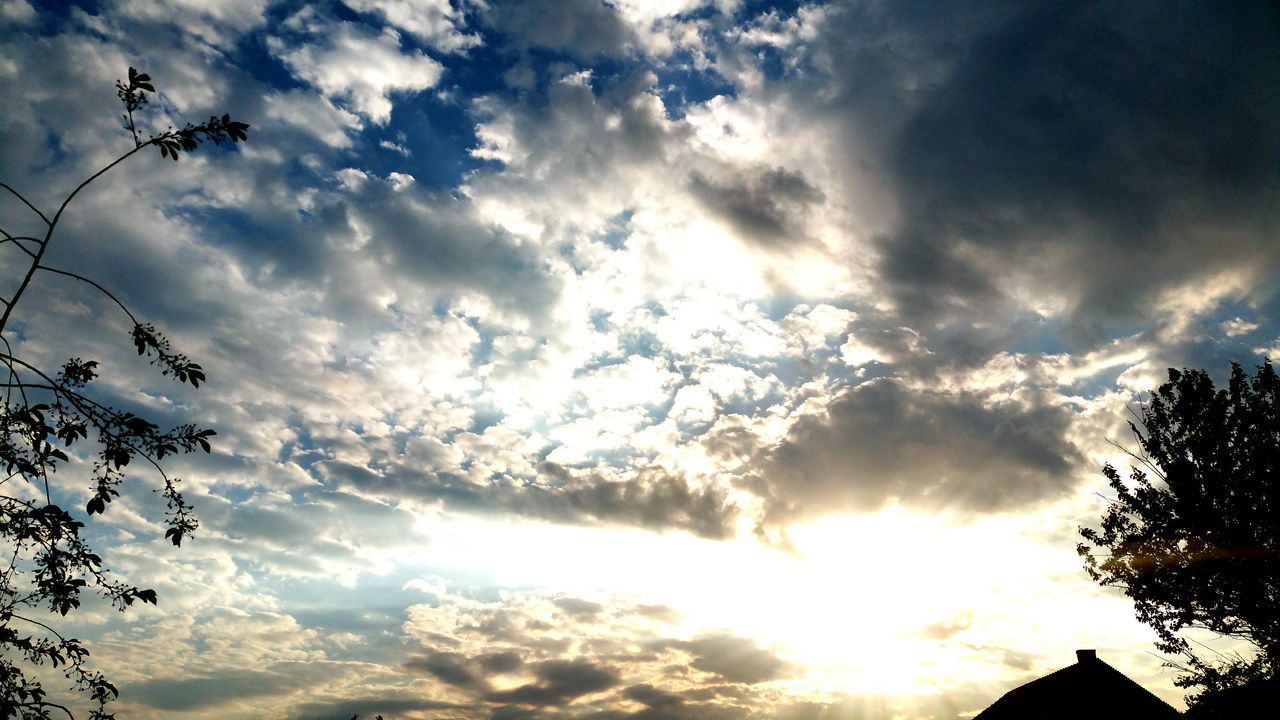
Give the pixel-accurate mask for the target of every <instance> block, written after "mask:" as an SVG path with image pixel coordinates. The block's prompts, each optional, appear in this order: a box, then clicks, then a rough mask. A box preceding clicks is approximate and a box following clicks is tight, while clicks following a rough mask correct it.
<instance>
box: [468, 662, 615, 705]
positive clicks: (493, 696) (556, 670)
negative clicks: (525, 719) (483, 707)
mask: <svg viewBox="0 0 1280 720" xmlns="http://www.w3.org/2000/svg"><path fill="white" fill-rule="evenodd" d="M533 674H534V677H535V678H537V682H534V683H529V684H527V685H521V686H520V687H517V688H513V689H511V690H504V691H502V692H493V693H489V694H488V695H487V696H486V699H487V700H489V701H491V702H500V703H511V704H514V705H537V706H543V705H562V704H564V703H567V702H571V701H573V700H575V699H577V698H579V697H582V696H584V695H591V694H594V693H598V692H603V691H605V690H609V689H610V688H613V687H616V686H618V685H619V684H620V683H621V682H622V678H621V677H620V676H619V675H618V673H617V671H616V670H613V669H612V668H608V667H603V666H600V665H596V664H595V663H592V662H590V661H587V660H547V661H546V662H542V663H538V664H537V665H535V666H534V667H533Z"/></svg>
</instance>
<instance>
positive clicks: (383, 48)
mask: <svg viewBox="0 0 1280 720" xmlns="http://www.w3.org/2000/svg"><path fill="white" fill-rule="evenodd" d="M320 35H321V37H319V38H316V39H315V41H314V42H310V43H304V44H300V45H293V44H291V43H289V42H287V41H285V40H283V39H281V38H280V37H271V38H269V39H268V41H267V44H268V47H270V48H271V52H272V53H273V54H275V55H276V56H277V57H279V58H280V59H281V60H282V61H284V63H285V64H286V65H288V66H289V69H290V70H291V71H292V72H293V73H294V75H296V76H297V77H299V78H301V79H303V80H306V81H307V82H309V83H311V84H312V85H314V86H315V87H317V88H318V89H319V90H320V91H321V92H323V93H324V94H325V95H326V96H327V97H329V98H337V99H339V100H341V101H344V102H346V103H348V104H349V105H350V106H351V107H352V109H354V110H355V111H356V112H357V113H359V114H361V115H363V116H364V117H366V118H368V119H369V120H372V121H373V122H375V123H377V124H379V125H385V124H386V123H387V122H388V121H389V120H390V119H391V109H392V103H391V97H392V95H394V94H398V93H417V92H421V91H423V90H426V89H428V88H431V87H434V86H435V85H436V83H437V82H439V80H440V76H441V75H442V74H443V72H444V67H443V66H442V65H441V64H440V63H439V62H437V61H436V60H434V59H432V58H430V57H428V56H427V55H425V54H423V53H422V52H420V51H417V50H408V51H405V50H402V49H401V43H400V35H399V33H397V32H396V31H395V30H393V29H391V28H386V29H384V30H383V31H382V32H374V31H373V30H370V29H368V28H365V27H362V26H359V25H355V24H353V23H347V22H338V23H334V24H332V25H327V26H322V31H321V33H320Z"/></svg>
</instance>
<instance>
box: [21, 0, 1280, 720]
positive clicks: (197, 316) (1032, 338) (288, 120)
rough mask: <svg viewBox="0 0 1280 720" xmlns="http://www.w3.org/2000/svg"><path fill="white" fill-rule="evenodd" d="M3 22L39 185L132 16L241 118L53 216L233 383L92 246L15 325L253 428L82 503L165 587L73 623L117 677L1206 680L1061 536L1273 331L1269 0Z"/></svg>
mask: <svg viewBox="0 0 1280 720" xmlns="http://www.w3.org/2000/svg"><path fill="white" fill-rule="evenodd" d="M0 36H2V37H3V40H0V97H3V98H4V99H5V100H4V110H3V117H4V122H3V123H0V179H2V180H3V181H5V182H7V183H9V184H10V185H13V186H14V187H16V188H19V189H20V190H22V191H23V192H24V193H25V194H26V195H27V196H28V197H29V198H30V199H32V201H33V202H34V203H35V204H37V205H39V206H41V207H49V206H51V205H56V203H57V202H58V201H60V199H61V198H62V197H63V196H65V194H66V193H67V192H68V191H69V190H70V189H71V188H72V187H74V186H75V184H76V183H78V182H79V181H80V180H82V179H84V178H85V177H87V176H88V175H90V174H91V173H92V172H94V171H95V170H96V169H98V168H100V167H102V166H103V165H105V164H107V163H108V162H110V161H111V160H112V159H114V158H115V157H117V156H118V155H120V154H122V153H124V152H126V151H127V150H129V149H130V148H131V147H132V145H131V141H130V138H129V135H128V133H127V131H125V130H123V129H122V123H121V118H120V106H119V102H118V100H117V99H116V98H115V95H114V92H115V91H114V83H115V81H116V80H117V79H121V78H124V77H125V76H126V73H127V70H128V68H129V67H131V66H133V67H136V68H138V69H139V70H141V71H143V72H146V73H148V74H150V75H151V76H152V78H153V81H154V84H155V86H156V88H157V90H158V91H159V96H158V97H157V98H154V99H153V101H152V103H151V104H149V105H148V106H146V107H145V108H143V110H142V111H141V112H140V116H139V117H140V123H141V124H142V126H143V127H144V128H145V129H146V131H147V132H158V131H162V130H163V129H164V128H166V127H168V126H170V125H173V126H178V127H180V126H181V125H182V124H183V123H184V122H186V121H188V120H190V121H196V122H198V121H200V120H201V119H203V118H207V117H209V116H210V115H211V114H217V115H221V114H222V113H224V112H225V113H230V114H231V116H232V117H233V118H235V119H237V120H241V121H244V122H247V123H249V124H250V126H251V127H250V130H249V140H248V142H247V143H244V144H239V145H235V146H230V147H227V146H219V147H214V146H207V147H202V148H201V149H200V150H199V151H197V152H195V153H191V154H188V155H184V156H183V158H182V160H181V161H180V162H178V163H173V162H172V161H170V160H169V159H166V158H162V157H160V155H159V153H158V152H148V153H145V154H142V155H140V156H136V157H134V158H131V159H130V160H129V161H128V162H127V163H126V164H124V165H122V166H120V167H118V168H116V169H114V170H112V171H111V173H110V174H108V175H106V176H104V177H103V178H102V179H101V180H99V181H97V182H95V183H94V184H93V185H91V186H90V187H89V189H88V190H87V191H86V192H85V193H84V194H83V195H82V196H81V197H80V198H78V199H77V200H76V202H75V203H74V204H73V205H72V206H71V208H70V209H69V210H68V211H67V215H66V216H65V217H64V219H63V220H62V223H61V224H60V228H59V234H58V235H57V236H56V237H55V241H54V243H53V245H52V246H51V249H50V255H49V258H50V262H51V263H52V264H53V265H55V266H57V267H60V268H63V269H66V270H68V271H72V272H78V273H82V274H85V275H87V276H90V277H92V278H93V279H95V280H96V281H98V282H99V283H101V284H102V285H104V286H105V287H108V288H110V289H111V290H112V292H113V293H115V294H116V295H117V296H118V297H119V298H120V299H121V300H122V301H123V302H124V303H125V304H126V305H128V306H129V307H130V308H131V310H132V311H133V312H134V314H135V315H138V316H139V317H140V318H141V319H144V320H146V321H148V322H152V323H154V324H155V325H156V326H157V327H158V328H160V329H161V330H162V331H163V332H164V333H165V334H166V335H167V336H168V337H169V338H170V339H171V340H172V341H173V343H174V345H175V347H177V348H178V349H179V350H180V351H181V352H183V353H186V354H187V355H189V356H190V357H191V358H192V359H193V360H195V361H196V362H199V363H200V364H201V365H202V366H203V367H204V368H205V371H206V373H207V375H208V382H207V383H206V384H203V385H202V386H201V387H200V388H199V389H192V388H190V387H185V388H184V387H180V386H178V385H176V384H174V383H172V382H170V381H168V380H167V379H166V378H163V377H161V376H160V375H159V374H158V373H157V372H156V370H155V368H152V367H149V366H147V365H146V364H145V362H144V361H142V360H139V359H138V358H137V357H136V356H135V353H134V351H133V347H132V344H131V343H130V341H129V338H128V333H129V329H130V324H129V322H128V319H127V317H124V316H123V315H122V313H120V311H119V309H118V308H115V307H114V306H112V304H111V303H110V302H108V301H104V299H103V298H102V297H101V296H100V295H97V294H95V292H94V291H93V289H92V288H89V287H86V286H80V285H76V284H74V283H67V282H63V281H62V280H61V279H58V278H45V279H43V280H42V281H41V282H40V283H38V284H37V285H35V286H33V289H32V291H31V293H30V294H29V295H28V296H26V298H24V300H23V303H22V304H21V305H20V306H19V310H18V311H17V313H16V314H15V322H14V324H11V326H10V327H9V328H8V329H7V330H6V339H7V340H9V342H10V343H12V344H13V345H14V347H15V351H16V352H18V353H20V354H24V355H25V356H27V357H33V358H37V359H40V360H41V361H43V362H47V363H49V364H51V365H55V366H56V365H58V364H60V363H61V362H63V361H65V359H66V358H68V357H82V358H86V359H88V358H93V359H96V360H98V361H99V362H101V372H102V377H101V379H100V380H98V381H97V382H95V383H94V385H93V386H92V389H93V391H94V392H95V393H96V395H95V396H96V397H99V398H102V399H103V400H104V401H105V402H111V403H113V404H116V405H117V406H120V407H124V408H131V409H134V410H135V411H136V412H139V413H140V414H145V415H146V416H148V417H151V418H153V419H154V420H156V422H158V423H160V424H162V425H174V424H179V423H182V422H191V421H194V422H198V423H200V424H201V425H203V426H208V427H212V428H214V429H216V431H217V433H218V435H217V436H216V438H215V440H216V443H215V445H214V451H213V453H211V454H210V455H208V456H204V455H201V456H184V457H180V458H176V459H172V462H169V464H168V465H167V467H168V468H169V469H170V470H171V472H172V473H173V474H175V475H178V476H180V477H181V478H182V479H183V487H184V488H185V492H186V493H187V497H188V499H189V500H190V501H192V503H193V504H194V505H195V507H196V510H197V513H198V515H199V518H200V523H201V524H200V528H199V530H198V531H197V533H196V535H195V537H194V538H193V539H192V540H190V541H189V542H184V543H183V546H182V547H181V548H175V547H173V546H172V545H170V544H168V543H167V542H166V541H165V540H164V538H163V530H164V525H163V517H164V508H163V503H162V501H161V499H160V498H159V496H158V494H156V493H153V492H152V489H153V488H155V487H157V483H158V482H159V480H158V478H157V477H155V476H154V475H149V474H147V473H146V472H143V471H141V470H139V471H138V472H137V473H136V474H132V475H130V477H129V480H128V482H127V483H126V485H125V488H124V490H125V492H124V496H123V497H121V498H120V499H119V500H117V501H116V502H114V503H112V504H111V506H110V507H109V509H108V511H107V513H106V514H105V515H104V516H101V517H100V518H99V517H95V518H94V519H93V521H92V522H91V523H90V527H89V528H88V532H89V537H90V538H91V539H92V541H93V542H94V543H96V547H98V548H99V549H100V551H101V552H102V554H103V555H104V557H105V560H106V563H107V565H108V566H109V567H111V568H112V569H113V571H114V572H115V573H116V574H117V575H118V576H119V577H121V578H123V579H126V580H128V581H129V582H131V583H135V584H137V585H139V586H143V587H151V588H154V589H156V591H157V593H158V595H159V603H158V605H157V606H156V607H154V608H153V607H150V606H145V607H135V608H131V609H130V610H129V611H128V612H127V613H124V614H120V613H117V612H115V611H113V610H111V609H110V608H108V607H105V606H103V605H101V604H95V603H86V605H85V607H84V608H83V609H81V610H80V611H79V612H76V613H73V616H69V617H68V619H67V620H65V621H60V622H63V623H64V625H65V627H68V628H70V629H71V630H72V631H73V632H74V633H75V634H76V635H77V636H78V637H81V638H82V639H84V640H86V641H87V642H88V643H89V646H90V649H91V651H92V653H93V659H94V663H96V665H97V667H99V668H100V669H102V670H103V671H104V672H106V673H107V674H108V675H109V676H110V677H111V678H112V679H113V681H114V682H115V683H116V684H117V685H118V686H119V687H120V690H121V698H120V700H119V702H118V703H117V704H116V711H117V713H118V715H119V716H120V717H121V718H130V719H132V720H148V719H152V718H180V719H190V720H198V719H203V718H219V719H232V720H234V719H239V718H244V719H248V718H262V717H278V718H286V719H289V720H347V718H349V717H350V716H351V715H352V714H356V713H359V714H360V715H361V716H362V717H366V716H368V717H371V716H372V715H374V714H375V713H382V714H383V715H385V716H386V717H387V718H388V720H392V719H393V718H395V719H406V720H411V719H414V718H419V719H422V718H431V719H440V720H444V719H451V720H452V719H458V720H464V719H465V720H472V719H478V718H491V719H492V720H517V719H519V718H549V719H565V720H568V719H577V718H583V719H585V718H593V719H595V720H621V719H622V718H635V719H636V720H640V719H648V720H658V719H662V718H684V719H691V720H703V719H705V720H722V719H723V720H738V719H743V720H746V719H752V720H755V719H761V720H763V719H770V720H890V719H891V718H892V719H895V720H926V719H928V720H951V719H960V718H967V717H971V716H972V715H973V714H975V713H976V712H978V711H980V710H982V709H983V708H985V707H986V706H987V705H989V704H990V703H991V702H993V701H994V700H995V699H996V698H998V697H999V696H1000V695H1001V694H1002V693H1003V692H1005V691H1007V690H1008V689H1010V688H1012V687H1015V686H1017V685H1018V684H1021V683H1023V682H1026V681H1028V680H1030V679H1033V678H1035V677H1038V676H1040V675H1043V674H1045V673H1047V672H1050V671H1052V670H1056V669H1058V668H1060V667H1063V666H1066V665H1068V664H1070V663H1071V662H1074V659H1075V657H1074V654H1073V651H1074V650H1075V649H1077V648H1097V649H1098V652H1099V656H1100V657H1101V658H1102V659H1103V660H1105V661H1107V662H1109V663H1111V664H1112V665H1113V666H1115V667H1116V668H1117V669H1119V670H1121V671H1122V672H1124V673H1126V674H1128V675H1129V676H1130V677H1132V678H1134V679H1135V680H1137V681H1139V682H1140V683H1142V684H1143V685H1144V686H1146V687H1147V688H1149V689H1151V690H1152V691H1153V692H1155V693H1157V694H1158V695H1160V696H1161V697H1163V698H1165V699H1166V700H1168V701H1170V702H1171V703H1174V704H1175V705H1177V706H1179V707H1181V706H1182V704H1181V703H1182V701H1181V695H1182V691H1181V690H1180V689H1178V688H1176V687H1174V686H1173V680H1174V678H1175V677H1176V674H1175V673H1174V672H1173V671H1172V670H1170V669H1168V668H1164V667H1162V665H1161V659H1160V658H1159V657H1156V656H1154V655H1153V654H1151V652H1150V651H1151V650H1152V649H1153V648H1152V641H1153V639H1154V634H1153V633H1152V632H1151V631H1150V630H1149V629H1148V628H1146V627H1145V626H1143V625H1142V624H1140V623H1139V622H1138V621H1137V620H1135V619H1134V617H1133V612H1132V607H1131V605H1130V603H1129V602H1128V601H1127V600H1126V598H1124V596H1123V595H1122V594H1121V593H1120V592H1119V591H1116V590H1109V589H1102V588H1099V587H1096V586H1095V585H1094V584H1093V583H1092V582H1091V581H1090V580H1089V579H1088V577H1087V576H1086V574H1085V572H1084V570H1083V569H1082V565H1081V562H1080V559H1079V558H1078V557H1077V556H1076V550H1075V545H1076V542H1077V539H1078V528H1080V527H1081V526H1085V525H1092V524H1096V523H1097V522H1098V519H1099V518H1100V516H1101V514H1102V512H1103V510H1104V508H1105V506H1106V498H1107V491H1108V488H1107V486H1106V481H1105V478H1104V477H1103V476H1102V474H1101V472H1100V469H1101V467H1102V466H1103V464H1104V463H1106V462H1113V463H1115V464H1116V465H1117V466H1118V467H1125V466H1126V465H1127V464H1128V463H1129V458H1127V457H1126V456H1125V453H1124V449H1125V448H1132V447H1134V442H1133V438H1132V435H1131V433H1130V431H1129V429H1128V427H1127V425H1126V423H1127V421H1128V420H1129V419H1130V418H1131V417H1133V416H1132V414H1131V413H1132V412H1134V411H1140V408H1141V402H1142V400H1143V398H1144V397H1146V393H1147V392H1149V391H1150V390H1151V389H1153V388H1155V387H1157V386H1158V385H1159V384H1160V382H1162V380H1163V378H1164V374H1165V369H1166V368H1169V367H1179V368H1181V367H1201V368H1206V369H1208V370H1209V371H1210V372H1211V373H1212V374H1213V375H1214V376H1215V377H1217V378H1223V377H1225V376H1226V374H1227V372H1228V370H1229V367H1230V363H1231V362H1232V361H1236V362H1239V363H1241V364H1242V365H1244V366H1245V367H1246V368H1251V367H1252V366H1254V365H1257V364H1259V363H1261V362H1262V360H1263V358H1264V357H1266V356H1271V357H1276V356H1280V295H1277V292H1276V288H1277V287H1278V285H1277V280H1280V242H1278V241H1277V239H1278V238H1280V82H1277V79H1278V78H1280V12H1278V11H1277V9H1276V6H1275V5H1274V4H1273V3H1267V2H1247V1H1246V2H1232V3H1208V2H1182V1H1174V2H1134V3H1124V4H1120V3H1080V2H1046V1H1039V0H1019V1H1017V2H997V1H996V0H988V1H986V2H963V1H960V0H955V1H951V2H946V3H933V2H921V1H919V0H895V1H883V2H881V1H877V0H857V1H855V0H840V1H832V2H821V1H813V2H777V3H769V2H758V1H755V0H611V1H606V0H559V1H551V0H547V1H545V2H544V1H538V0H452V1H450V0H332V1H329V2H316V3H299V2H292V1H281V2H276V1H271V0H224V1H222V2H213V1H212V0H209V1H207V2H201V1H200V0H120V1H118V2H111V1H107V0H103V1H101V2H90V1H85V2H71V3H49V4H46V5H41V4H35V3H33V2H31V0H0ZM25 212H26V211H25V210H24V209H23V208H22V207H21V205H20V204H18V203H16V201H14V200H13V199H12V198H6V199H5V200H4V201H2V202H0V217H3V218H4V220H3V223H0V224H3V225H4V226H5V228H6V229H9V230H10V232H15V231H14V230H12V229H11V228H18V229H19V230H23V231H30V230H32V229H34V225H32V217H31V216H30V215H29V214H24V213H25ZM21 259H22V258H20V257H13V256H11V255H9V256H3V257H0V264H2V265H3V267H5V268H6V269H8V270H9V272H10V273H12V271H13V268H14V267H16V266H17V265H16V263H18V262H19V261H20V260H21ZM6 277H8V276H6ZM84 452H87V451H86V450H81V454H78V455H75V456H74V457H73V461H72V462H71V463H70V465H69V466H68V467H67V468H65V469H64V470H62V471H61V472H59V473H58V477H57V481H56V483H55V490H54V494H55V496H56V497H55V501H57V502H61V503H63V504H65V505H67V506H70V507H76V508H83V507H84V503H85V502H86V501H87V500H88V498H89V497H90V494H89V488H88V481H87V473H88V468H89V463H90V461H91V456H88V455H84V454H83V453H84ZM1208 641H1210V642H1212V641H1211V639H1208ZM1217 647H1221V646H1217ZM50 687H57V688H58V689H59V690H60V689H61V688H60V687H59V686H58V684H57V682H56V681H55V682H54V683H53V684H51V686H50Z"/></svg>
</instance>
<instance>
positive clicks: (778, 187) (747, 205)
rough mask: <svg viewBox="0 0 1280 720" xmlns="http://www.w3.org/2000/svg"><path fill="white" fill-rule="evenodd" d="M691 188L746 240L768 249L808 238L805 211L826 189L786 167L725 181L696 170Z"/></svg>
mask: <svg viewBox="0 0 1280 720" xmlns="http://www.w3.org/2000/svg"><path fill="white" fill-rule="evenodd" d="M689 189H690V191H691V192H692V193H693V195H694V197H695V198H697V199H698V200H699V201H700V202H701V203H702V204H703V205H704V206H705V207H706V208H707V209H708V210H709V211H711V212H712V213H713V214H715V215H716V216H718V217H720V218H722V219H723V220H724V221H725V222H727V223H728V224H729V226H730V227H732V228H733V229H734V230H735V231H736V232H737V233H739V234H740V235H741V236H742V237H743V238H744V239H746V240H747V241H749V242H753V243H756V244H758V245H760V246H762V247H765V248H779V249H785V248H786V247H788V246H790V245H792V244H795V243H798V242H802V241H804V239H805V238H804V236H803V229H802V228H803V222H804V218H803V216H804V213H805V212H806V211H807V210H808V209H809V206H810V205H812V204H814V203H819V202H821V201H822V199H823V195H822V191H820V190H818V189H817V188H815V187H814V186H812V185H810V184H809V183H808V182H806V181H805V179H804V176H803V175H802V174H800V173H796V172H791V171H788V170H785V169H783V168H760V169H756V170H755V171H754V172H751V173H750V174H748V175H746V176H745V177H730V178H728V179H726V180H724V181H722V182H717V181H715V180H712V179H710V178H708V177H706V176H705V175H703V174H702V173H701V172H698V171H696V170H695V171H694V172H692V173H691V174H690V176H689Z"/></svg>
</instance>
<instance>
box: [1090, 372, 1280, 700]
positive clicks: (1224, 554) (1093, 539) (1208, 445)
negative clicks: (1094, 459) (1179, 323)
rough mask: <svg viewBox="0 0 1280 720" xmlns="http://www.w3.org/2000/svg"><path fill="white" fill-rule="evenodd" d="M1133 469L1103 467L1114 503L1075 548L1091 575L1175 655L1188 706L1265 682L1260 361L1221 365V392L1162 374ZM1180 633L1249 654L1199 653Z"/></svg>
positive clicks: (1268, 610)
mask: <svg viewBox="0 0 1280 720" xmlns="http://www.w3.org/2000/svg"><path fill="white" fill-rule="evenodd" d="M1130 428H1131V429H1132V430H1133V433H1134V435H1135V437H1136V438H1137V441H1138V445H1139V450H1138V451H1137V452H1135V453H1133V456H1134V458H1135V459H1136V460H1138V461H1139V462H1138V465H1139V466H1138V467H1134V468H1132V469H1131V472H1130V473H1129V476H1128V478H1127V480H1126V478H1123V477H1122V476H1121V475H1120V473H1119V472H1118V471H1117V470H1116V469H1115V468H1114V467H1112V466H1111V465H1107V466H1106V467H1105V468H1103V473H1104V474H1105V475H1106V477H1107V479H1108V480H1109V481H1110V485H1111V488H1112V490H1113V491H1114V492H1115V494H1116V499H1115V501H1114V502H1112V503H1111V505H1110V506H1109V508H1108V509H1107V512H1106V514H1105V516H1104V517H1103V518H1102V526H1101V529H1100V530H1095V529H1091V528H1083V529H1081V531H1080V534H1081V535H1082V536H1083V537H1084V539H1085V541H1086V542H1084V543H1080V544H1079V546H1078V548H1077V549H1078V551H1079V553H1080V555H1081V556H1082V557H1083V558H1084V562H1085V569H1086V570H1087V571H1088V573H1089V575H1090V576H1091V577H1092V578H1093V579H1094V580H1095V581H1097V582H1099V583H1101V584H1103V585H1108V586H1114V587H1118V588H1121V589H1123V590H1124V592H1125V594H1126V595H1128V596H1129V597H1130V598H1131V599H1132V600H1133V603H1134V608H1135V611H1136V613H1137V617H1138V619H1139V620H1141V621H1142V622H1144V623H1146V624H1147V625H1150V626H1151V627H1152V628H1154V629H1155V631H1156V634H1157V637H1158V642H1157V647H1158V648H1159V649H1160V650H1162V651H1164V652H1167V653H1175V654H1178V655H1181V656H1182V657H1184V658H1186V660H1187V664H1186V665H1184V666H1181V667H1183V669H1184V670H1186V671H1187V672H1186V673H1185V674H1184V675H1183V677H1181V678H1180V679H1179V681H1178V684H1179V685H1180V686H1182V687H1188V688H1193V689H1196V692H1193V694H1192V695H1191V696H1190V697H1189V700H1190V702H1191V704H1192V706H1193V708H1194V707H1196V706H1197V705H1202V704H1212V703H1213V702H1214V701H1215V699H1216V698H1219V697H1226V696H1235V697H1239V696H1240V690H1238V688H1241V687H1244V686H1253V687H1254V688H1257V687H1259V686H1264V687H1268V688H1270V687H1274V686H1275V683H1276V678H1277V670H1280V378H1277V375H1276V372H1275V370H1274V369H1273V368H1272V366H1271V362H1270V361H1269V360H1268V361H1266V362H1264V364H1263V365H1261V366H1260V367H1259V368H1258V371H1257V373H1256V374H1255V375H1253V376H1249V375H1247V374H1246V373H1245V372H1244V370H1242V369H1241V368H1240V366H1239V365H1236V364H1234V363H1233V364H1232V366H1231V378H1230V381H1229V383H1228V385H1227V387H1226V388H1225V389H1217V388H1215V387H1214V384H1213V381H1212V380H1211V379H1210V378H1209V376H1208V374H1207V373H1206V372H1205V371H1203V370H1183V371H1178V370H1173V369H1170V370H1169V381H1168V382H1167V383H1165V384H1164V385H1162V386H1160V388H1159V389H1158V390H1156V391H1155V393H1154V394H1153V397H1152V399H1151V401H1150V403H1148V404H1147V405H1146V406H1145V407H1144V408H1143V409H1142V413H1141V416H1140V423H1139V424H1135V423H1132V422H1131V423H1130ZM1185 630H1207V631H1209V632H1212V633H1216V634H1218V635H1221V636H1228V637H1232V638H1238V639H1240V640H1243V641H1246V642H1247V643H1248V644H1250V645H1252V647H1253V649H1254V650H1255V652H1253V653H1250V655H1249V656H1248V657H1245V656H1242V655H1235V656H1221V657H1216V658H1215V657H1205V656H1203V655H1202V654H1201V653H1198V652H1196V651H1195V648H1193V647H1192V645H1191V644H1190V643H1189V642H1188V640H1187V638H1186V637H1185V635H1184V632H1183V631H1185Z"/></svg>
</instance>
